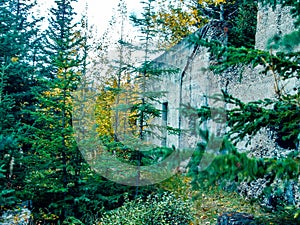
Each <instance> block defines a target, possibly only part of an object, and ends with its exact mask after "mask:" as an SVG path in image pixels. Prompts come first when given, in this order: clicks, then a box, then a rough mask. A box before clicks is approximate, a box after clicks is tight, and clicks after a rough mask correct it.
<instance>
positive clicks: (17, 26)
mask: <svg viewBox="0 0 300 225" xmlns="http://www.w3.org/2000/svg"><path fill="white" fill-rule="evenodd" d="M35 6H36V3H35V1H23V0H18V1H1V2H0V14H1V15H0V40H1V41H0V64H1V72H0V74H1V75H0V77H1V78H0V79H1V82H0V96H1V97H0V99H1V100H0V104H1V109H0V110H1V119H0V136H1V148H0V149H1V151H0V161H1V163H0V164H1V166H2V169H4V170H5V176H4V177H2V178H1V184H3V185H1V186H2V187H1V189H2V188H4V189H5V188H8V189H11V190H15V191H16V193H15V197H17V198H23V196H22V195H23V193H22V191H23V188H24V175H25V173H24V169H25V168H26V162H25V161H24V160H23V157H24V156H26V155H27V153H28V151H29V149H30V145H28V142H27V136H28V127H29V126H31V125H32V124H33V122H34V120H33V118H32V117H31V116H30V113H29V112H30V111H32V110H34V108H35V104H36V101H35V100H34V93H33V91H32V90H33V88H34V87H35V86H37V85H38V82H37V80H36V77H35V76H34V67H33V61H34V58H33V49H35V48H37V46H38V45H37V39H36V36H37V34H38V26H37V23H38V22H39V21H40V19H36V18H35V17H34V14H33V10H34V7H35ZM25 198H26V197H25ZM10 203H12V201H8V200H7V201H4V203H3V202H2V203H1V205H2V204H10Z"/></svg>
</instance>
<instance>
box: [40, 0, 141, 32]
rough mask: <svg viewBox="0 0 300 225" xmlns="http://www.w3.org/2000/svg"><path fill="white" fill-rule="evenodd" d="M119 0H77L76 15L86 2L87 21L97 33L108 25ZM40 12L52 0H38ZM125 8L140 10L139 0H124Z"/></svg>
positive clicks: (45, 9) (44, 10)
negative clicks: (93, 26)
mask: <svg viewBox="0 0 300 225" xmlns="http://www.w3.org/2000/svg"><path fill="white" fill-rule="evenodd" d="M118 2H119V0H108V1H103V0H102V1H101V0H78V2H77V3H76V5H75V6H74V8H75V10H76V12H77V13H78V15H80V14H81V13H82V12H84V10H85V6H86V3H88V16H89V23H90V24H94V25H95V26H96V27H97V30H98V32H99V34H101V33H102V32H104V30H105V29H106V28H107V26H108V21H109V20H110V19H111V17H112V15H113V8H117V5H118ZM38 3H39V4H40V6H41V7H40V9H41V13H47V9H48V8H49V7H50V6H51V4H53V3H54V0H39V1H38ZM126 4H127V10H128V12H129V14H130V13H133V12H139V11H141V4H140V0H126Z"/></svg>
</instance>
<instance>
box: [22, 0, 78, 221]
mask: <svg viewBox="0 0 300 225" xmlns="http://www.w3.org/2000/svg"><path fill="white" fill-rule="evenodd" d="M74 2H76V1H73V0H57V1H55V5H54V6H53V7H52V8H51V9H50V18H49V28H48V29H47V30H46V35H45V36H46V39H45V44H44V60H45V61H44V66H45V67H46V69H44V70H43V71H41V73H40V74H39V78H40V82H41V83H42V84H43V85H44V86H45V87H46V88H47V90H44V91H42V92H41V93H39V96H38V97H37V99H38V109H37V112H36V113H35V119H36V120H35V121H36V122H35V126H34V127H35V134H34V135H35V138H34V139H33V140H32V142H33V147H32V155H31V156H30V158H28V160H29V161H31V163H32V164H31V171H30V173H29V174H28V177H27V186H26V187H27V190H28V192H31V193H34V195H32V198H33V204H34V206H35V207H38V208H41V210H42V211H43V210H45V208H47V210H50V211H51V212H52V213H53V216H52V217H53V218H51V217H50V218H48V215H47V213H45V214H44V215H43V216H44V219H45V218H47V219H52V220H53V221H56V220H58V219H59V220H60V221H63V220H64V219H66V218H67V217H68V216H74V215H75V214H76V210H77V208H76V207H71V203H73V202H74V198H75V196H76V195H77V194H78V193H77V191H78V186H79V179H80V171H81V164H82V157H81V154H80V152H79V150H78V148H77V146H76V143H75V140H74V137H73V130H72V116H71V112H72V97H71V93H72V91H74V90H75V89H76V87H77V85H78V83H79V82H80V77H81V74H82V68H83V67H82V62H83V56H82V54H81V52H82V51H81V50H82V49H81V48H82V46H83V45H84V40H83V38H82V36H81V33H80V30H79V27H78V25H79V23H78V22H76V21H75V19H74V18H75V15H76V13H75V12H74V9H73V6H72V4H73V3H74ZM34 164H36V165H34Z"/></svg>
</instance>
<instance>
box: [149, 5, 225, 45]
mask: <svg viewBox="0 0 300 225" xmlns="http://www.w3.org/2000/svg"><path fill="white" fill-rule="evenodd" d="M226 3H227V1H226V0H198V1H196V0H195V1H193V0H179V1H172V0H159V1H158V2H157V4H158V5H159V7H158V11H157V14H156V15H154V16H153V17H152V19H153V21H154V22H155V23H156V24H157V27H156V28H157V29H158V30H159V31H160V35H161V37H160V38H159V41H158V47H160V48H170V47H172V46H173V45H174V44H176V43H178V42H179V41H180V40H181V39H182V38H183V37H186V36H188V35H189V34H191V33H192V32H194V31H196V30H197V29H198V28H200V27H202V26H203V25H204V24H205V23H207V22H208V20H207V19H206V18H204V17H203V16H202V15H200V14H199V10H198V9H197V7H198V5H197V4H200V5H203V4H210V5H215V6H218V5H220V4H226Z"/></svg>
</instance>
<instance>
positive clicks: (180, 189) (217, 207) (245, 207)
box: [162, 176, 299, 225]
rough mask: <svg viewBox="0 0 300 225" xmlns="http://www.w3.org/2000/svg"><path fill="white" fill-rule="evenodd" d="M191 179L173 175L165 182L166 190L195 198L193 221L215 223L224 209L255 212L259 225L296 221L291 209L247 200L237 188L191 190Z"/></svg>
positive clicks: (291, 224) (286, 224) (200, 224)
mask: <svg viewBox="0 0 300 225" xmlns="http://www.w3.org/2000/svg"><path fill="white" fill-rule="evenodd" d="M190 181H191V179H190V178H188V177H184V176H174V177H173V178H171V179H169V180H168V181H166V182H164V183H162V187H163V188H164V189H166V190H169V191H172V192H173V193H176V194H177V195H178V196H181V197H182V198H190V197H192V198H193V202H194V207H195V210H196V217H195V218H196V221H195V222H194V223H191V224H190V225H215V224H216V223H217V219H218V217H219V216H220V215H222V214H223V213H226V212H227V213H228V212H238V213H247V214H251V215H253V216H254V219H255V221H256V224H259V225H297V224H299V220H298V221H295V219H294V215H293V214H291V212H288V211H276V212H271V211H267V210H266V209H265V208H263V207H262V206H261V205H260V204H259V203H258V202H255V201H249V200H246V199H245V198H244V197H242V196H241V195H239V194H238V193H237V192H228V191H224V190H221V189H220V188H217V187H215V188H213V187H211V188H210V189H209V190H207V189H205V190H197V191H195V190H192V187H191V185H190Z"/></svg>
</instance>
